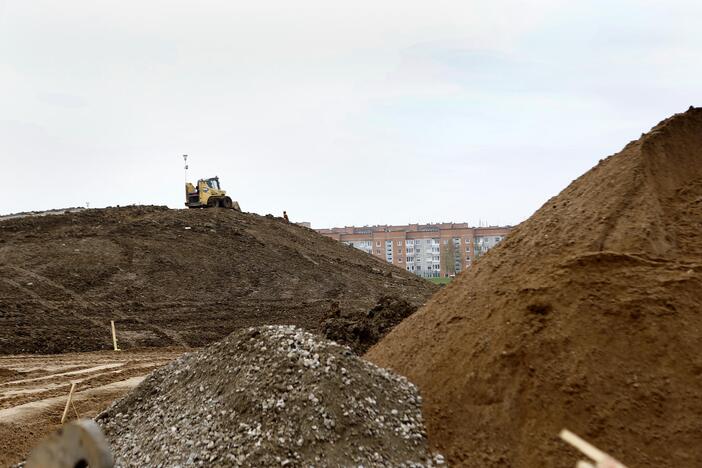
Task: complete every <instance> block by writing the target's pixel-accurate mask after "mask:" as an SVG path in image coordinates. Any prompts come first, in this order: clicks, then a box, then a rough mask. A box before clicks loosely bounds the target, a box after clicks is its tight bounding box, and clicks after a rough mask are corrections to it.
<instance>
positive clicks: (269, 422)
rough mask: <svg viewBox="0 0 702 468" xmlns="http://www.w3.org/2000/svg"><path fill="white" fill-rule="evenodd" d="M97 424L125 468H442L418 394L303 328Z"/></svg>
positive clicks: (204, 367) (170, 379) (180, 379)
mask: <svg viewBox="0 0 702 468" xmlns="http://www.w3.org/2000/svg"><path fill="white" fill-rule="evenodd" d="M97 419H98V421H99V423H100V424H101V425H102V426H103V429H104V431H105V434H106V436H107V438H108V440H109V441H110V443H111V444H112V447H113V450H114V453H115V455H116V457H117V458H118V465H121V466H159V465H160V464H164V465H168V466H172V465H185V464H187V465H190V464H194V463H198V462H204V463H206V464H208V465H209V466H213V465H214V466H231V465H237V466H240V465H245V466H311V465H317V466H342V465H348V464H350V463H353V464H354V465H359V464H366V465H369V464H370V465H376V466H401V465H402V464H404V465H405V466H407V465H410V464H413V463H414V464H418V463H421V464H428V463H431V461H432V460H431V458H430V454H429V452H428V449H427V441H426V436H425V433H424V429H423V424H422V415H421V399H420V397H419V394H418V393H417V391H416V387H415V386H414V385H412V384H411V383H409V382H408V381H407V380H406V379H405V378H404V377H399V376H396V375H394V374H392V373H391V372H389V371H387V370H385V369H381V368H378V367H376V366H374V365H373V364H370V363H369V362H367V361H364V360H362V359H360V358H358V357H356V356H355V355H354V354H353V353H352V352H351V351H350V350H349V349H348V348H345V347H342V346H339V345H337V344H334V343H331V342H327V341H325V340H323V339H321V338H318V337H316V336H315V335H312V334H310V333H307V332H304V331H302V330H300V329H296V328H295V327H293V326H267V327H257V328H249V329H247V330H240V331H238V332H235V333H233V334H232V335H230V336H229V337H227V338H226V339H224V340H222V341H220V342H218V343H215V344H213V345H212V346H210V347H208V348H206V349H204V350H201V351H199V352H196V353H193V354H189V355H185V356H183V357H181V358H179V359H178V360H177V361H174V362H173V363H171V364H169V365H168V366H166V367H163V368H161V369H159V370H157V371H155V372H154V373H153V374H151V375H150V376H149V377H148V378H147V379H146V380H145V381H144V382H142V383H141V384H140V385H139V386H138V387H137V388H136V389H135V390H134V391H132V392H131V393H130V394H128V395H127V396H126V397H124V398H123V399H122V400H120V401H118V402H116V403H115V404H113V405H112V406H111V407H110V408H109V409H108V410H107V411H106V412H105V413H103V414H101V415H100V416H98V418H97Z"/></svg>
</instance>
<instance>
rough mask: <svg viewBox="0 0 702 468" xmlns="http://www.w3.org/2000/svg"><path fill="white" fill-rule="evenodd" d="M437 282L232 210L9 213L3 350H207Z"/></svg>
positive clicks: (313, 326) (0, 272) (314, 325)
mask: <svg viewBox="0 0 702 468" xmlns="http://www.w3.org/2000/svg"><path fill="white" fill-rule="evenodd" d="M435 290H436V287H434V286H433V285H432V284H430V283H429V282H427V281H425V280H423V279H421V278H418V277H416V276H415V275H412V274H410V273H408V272H406V271H404V270H401V269H399V268H396V267H393V266H392V265H388V264H386V263H384V262H382V261H380V260H378V259H376V258H374V257H372V256H370V255H367V254H365V253H363V252H360V251H358V250H355V249H353V248H351V247H348V246H345V245H343V244H341V243H339V242H336V241H334V240H331V239H328V238H326V237H324V236H321V235H319V234H317V233H316V232H314V231H312V230H310V229H307V228H304V227H301V226H297V225H294V224H288V223H285V222H283V221H282V220H281V219H278V218H273V217H272V216H267V217H264V216H258V215H255V214H247V213H238V212H235V211H233V210H223V209H212V210H169V209H167V208H163V207H127V208H108V209H101V210H85V211H81V212H75V213H66V214H57V215H53V216H42V217H24V218H16V219H8V220H4V221H0V354H17V353H61V352H68V351H85V350H100V349H109V348H110V347H111V346H112V341H111V337H110V325H109V324H110V320H115V321H116V324H117V329H118V335H119V340H120V346H121V347H122V348H130V347H150V346H201V345H204V344H207V343H210V342H212V341H214V340H217V339H220V338H222V337H224V336H226V335H228V334H229V333H230V332H231V331H232V330H235V329H238V328H243V327H248V326H256V325H261V324H294V325H298V326H301V327H303V328H305V329H307V330H311V331H319V327H320V323H321V321H322V318H323V317H324V314H325V313H326V312H327V311H328V310H329V309H330V308H331V305H332V304H333V303H338V304H339V305H340V307H342V308H343V309H344V310H347V311H359V312H363V313H365V312H366V311H367V310H369V309H370V308H372V307H373V306H374V305H375V304H376V302H377V301H378V300H379V298H381V297H383V296H392V297H398V298H402V299H404V300H406V301H408V302H409V303H410V304H412V305H413V306H417V305H420V304H422V303H424V302H425V301H426V300H427V299H428V297H429V296H430V295H431V294H432V293H433V292H434V291H435Z"/></svg>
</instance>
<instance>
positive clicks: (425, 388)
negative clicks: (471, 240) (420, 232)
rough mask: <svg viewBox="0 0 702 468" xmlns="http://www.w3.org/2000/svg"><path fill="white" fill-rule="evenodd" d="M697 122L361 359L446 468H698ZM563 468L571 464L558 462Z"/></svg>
mask: <svg viewBox="0 0 702 468" xmlns="http://www.w3.org/2000/svg"><path fill="white" fill-rule="evenodd" d="M701 350H702V109H699V108H696V109H693V108H691V109H690V110H688V111H687V112H685V113H683V114H677V115H675V116H673V117H671V118H669V119H667V120H665V121H663V122H661V123H660V124H659V125H658V126H656V127H655V128H653V130H651V131H650V132H649V133H648V134H646V135H643V136H642V137H641V139H639V140H637V141H634V142H632V143H630V144H628V145H627V146H626V147H625V148H624V149H623V150H622V151H621V152H620V153H618V154H616V155H614V156H611V157H609V158H607V159H605V160H602V161H600V163H599V164H598V165H597V166H596V167H594V168H593V169H591V170H590V171H589V172H587V173H586V174H584V175H583V176H582V177H580V178H579V179H577V180H576V181H574V182H573V183H572V184H571V185H570V186H569V187H568V188H566V189H565V190H564V191H563V192H561V193H560V194H559V195H558V196H557V197H555V198H553V199H551V200H549V201H548V202H547V203H546V204H545V205H544V206H543V207H541V209H539V210H538V211H537V212H536V213H535V214H534V215H533V216H532V217H531V218H530V219H528V220H527V221H526V222H524V223H523V224H522V225H520V226H519V227H518V228H517V229H515V230H514V231H513V232H512V233H511V234H510V235H509V236H508V237H507V239H506V240H505V241H503V242H502V243H501V244H500V245H498V246H497V247H496V248H495V249H493V250H492V251H490V252H489V253H488V254H487V255H486V256H485V257H483V258H482V259H481V260H480V261H479V262H477V264H476V265H475V266H474V267H473V268H472V269H470V270H468V271H466V272H465V273H464V274H462V275H460V276H459V277H458V278H457V279H456V281H454V282H453V283H452V284H451V285H449V286H447V287H446V288H444V289H442V290H441V291H440V292H439V293H437V294H436V295H435V296H434V297H433V298H432V299H431V300H430V301H429V302H428V303H427V305H425V306H424V307H422V308H421V309H420V310H418V311H417V312H416V313H415V314H413V315H412V316H410V317H409V318H408V319H406V320H405V321H403V322H402V323H401V324H400V325H398V326H397V327H396V328H395V329H393V330H392V331H391V332H390V333H389V334H388V335H387V336H386V337H385V338H384V339H383V340H382V341H381V342H380V343H378V344H377V345H376V346H375V347H373V348H371V350H370V351H369V353H368V354H367V357H368V358H370V359H371V360H372V361H373V362H375V363H377V364H379V365H381V366H386V367H390V368H392V369H394V370H395V371H397V372H399V373H401V374H403V375H406V376H407V377H408V378H409V379H410V380H411V381H413V382H415V383H416V384H418V386H419V388H420V390H421V392H422V395H423V396H424V398H425V403H424V409H425V418H426V420H427V430H428V432H429V439H430V442H431V444H432V446H433V447H434V448H435V449H438V450H439V451H441V452H442V453H444V454H445V455H447V459H448V461H449V463H452V464H456V465H462V466H474V467H493V466H513V467H532V466H548V467H556V466H566V465H570V464H571V463H574V462H575V460H576V456H578V455H576V453H575V452H574V450H573V449H570V448H568V447H566V445H565V444H564V443H563V442H561V441H559V440H558V438H557V434H558V433H559V431H560V430H561V429H562V428H564V427H565V428H568V429H570V430H572V431H574V432H576V433H578V434H580V435H581V436H583V437H584V438H585V439H588V440H590V441H591V442H593V443H594V444H595V445H597V446H598V447H600V448H601V449H603V450H605V451H606V452H608V453H610V454H612V455H613V456H615V457H616V458H618V459H619V460H621V461H622V462H623V463H625V464H626V465H628V466H636V467H660V466H669V467H673V466H676V467H682V466H702V423H701V421H702V353H701V352H700V351H701ZM568 460H570V461H568Z"/></svg>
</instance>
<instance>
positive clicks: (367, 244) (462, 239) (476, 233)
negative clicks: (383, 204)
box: [317, 223, 512, 278]
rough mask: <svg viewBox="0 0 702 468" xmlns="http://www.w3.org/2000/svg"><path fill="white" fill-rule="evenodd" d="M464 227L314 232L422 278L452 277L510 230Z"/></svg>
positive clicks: (349, 228) (411, 226) (352, 228)
mask: <svg viewBox="0 0 702 468" xmlns="http://www.w3.org/2000/svg"><path fill="white" fill-rule="evenodd" d="M511 229H512V228H511V226H506V227H498V226H491V227H469V226H468V224H467V223H438V224H409V225H404V226H363V227H355V226H347V227H343V228H331V229H317V232H319V233H320V234H323V235H325V236H327V237H331V238H332V239H336V240H338V241H339V242H343V243H345V244H348V245H351V246H353V247H355V248H357V249H359V250H363V251H364V252H367V253H369V254H371V255H375V256H376V257H379V258H382V259H383V260H385V261H386V262H388V263H392V264H393V265H397V266H399V267H401V268H405V269H406V270H407V271H411V272H412V273H415V274H417V275H419V276H423V277H425V278H431V277H446V276H453V275H455V274H456V273H460V272H461V271H463V270H465V269H466V268H468V267H469V266H470V265H471V263H472V262H473V260H475V259H476V258H477V257H479V256H480V255H482V254H484V253H485V252H487V251H488V250H489V249H491V248H492V247H494V246H495V245H497V243H498V242H500V241H501V240H502V239H503V238H504V237H505V236H506V235H507V234H508V233H509V231H510V230H511Z"/></svg>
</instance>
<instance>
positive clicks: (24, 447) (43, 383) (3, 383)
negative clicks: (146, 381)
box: [0, 348, 187, 466]
mask: <svg viewBox="0 0 702 468" xmlns="http://www.w3.org/2000/svg"><path fill="white" fill-rule="evenodd" d="M185 351H187V350H186V349H185V348H157V349H142V350H129V351H121V352H115V351H96V352H87V353H66V354H53V355H26V354H24V355H6V356H0V441H2V443H1V444H0V466H9V465H12V464H14V463H19V462H21V461H22V460H24V458H25V457H26V455H27V453H28V452H29V451H30V450H31V448H32V447H33V446H35V445H36V444H37V442H38V441H39V440H40V439H41V438H42V437H44V436H45V435H47V434H49V433H50V432H52V431H54V430H56V429H57V428H58V427H59V426H60V425H61V424H60V423H61V416H62V413H63V410H64V407H65V404H66V401H67V397H68V393H69V390H70V388H71V382H75V383H76V384H77V385H76V389H75V393H74V395H73V401H74V402H75V410H77V411H78V413H79V414H80V416H82V417H94V416H96V415H97V414H98V413H99V412H101V411H102V410H104V409H105V408H107V407H108V406H109V405H110V403H112V401H114V400H115V399H117V398H119V397H121V396H122V395H124V394H125V393H126V392H128V391H129V390H131V389H132V388H133V387H134V386H136V385H137V384H138V383H139V382H141V380H142V379H143V378H144V377H145V376H146V375H147V374H149V373H150V372H151V371H153V370H154V369H156V368H158V367H160V366H162V365H164V364H166V363H168V362H170V361H171V360H173V359H174V358H176V357H177V356H179V355H180V354H182V353H183V352H185ZM68 416H69V418H70V419H73V418H75V417H76V415H75V412H74V409H73V408H70V412H69V413H68Z"/></svg>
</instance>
